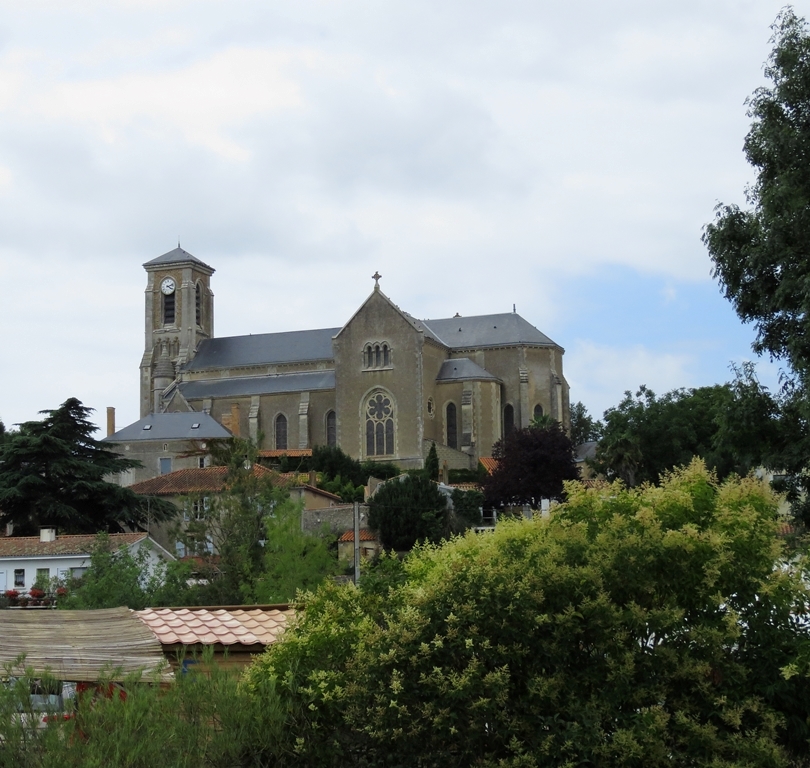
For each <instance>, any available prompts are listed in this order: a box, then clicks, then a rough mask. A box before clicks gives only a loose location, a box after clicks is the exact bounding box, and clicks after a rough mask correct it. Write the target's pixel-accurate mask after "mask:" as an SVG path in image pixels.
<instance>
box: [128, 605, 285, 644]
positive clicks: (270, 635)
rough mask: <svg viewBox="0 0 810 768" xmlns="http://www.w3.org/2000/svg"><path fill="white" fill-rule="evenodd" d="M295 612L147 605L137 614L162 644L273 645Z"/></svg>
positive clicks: (264, 609) (275, 609) (276, 609)
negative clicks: (153, 606)
mask: <svg viewBox="0 0 810 768" xmlns="http://www.w3.org/2000/svg"><path fill="white" fill-rule="evenodd" d="M294 614H295V611H294V610H293V609H292V608H289V607H282V608H259V607H256V608H247V607H246V608H219V609H210V608H146V609H144V610H142V611H135V616H137V617H138V619H140V620H141V621H142V622H143V623H144V625H145V626H147V627H148V628H149V629H150V630H151V632H152V633H154V636H155V637H156V638H157V639H158V641H159V642H160V643H161V644H162V645H198V644H199V645H217V644H218V645H228V646H233V645H270V644H271V643H274V642H276V641H277V640H278V639H279V637H281V634H282V632H283V631H284V629H285V628H286V626H287V623H288V621H289V620H290V619H291V618H292V617H293V616H294Z"/></svg>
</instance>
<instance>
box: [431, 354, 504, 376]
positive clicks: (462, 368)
mask: <svg viewBox="0 0 810 768" xmlns="http://www.w3.org/2000/svg"><path fill="white" fill-rule="evenodd" d="M481 380H484V381H500V379H499V378H498V377H497V376H493V375H492V374H491V373H490V372H489V371H487V370H485V369H484V368H482V367H481V366H480V365H478V363H474V362H473V361H472V360H470V358H468V357H459V358H456V359H455V360H445V361H444V362H443V363H442V367H441V368H440V369H439V375H438V376H437V377H436V381H438V382H442V381H481Z"/></svg>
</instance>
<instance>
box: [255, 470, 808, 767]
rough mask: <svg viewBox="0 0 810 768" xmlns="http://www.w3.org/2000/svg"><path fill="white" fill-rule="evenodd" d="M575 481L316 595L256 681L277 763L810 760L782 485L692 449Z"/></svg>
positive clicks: (799, 598)
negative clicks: (276, 697) (648, 467)
mask: <svg viewBox="0 0 810 768" xmlns="http://www.w3.org/2000/svg"><path fill="white" fill-rule="evenodd" d="M567 495H568V500H567V501H566V502H565V503H564V504H562V505H561V506H559V507H557V508H555V511H554V512H553V513H552V515H551V518H550V520H548V521H546V520H541V519H537V518H535V519H534V520H531V521H526V520H515V521H506V522H505V523H503V524H501V525H499V526H498V528H496V530H495V531H494V533H492V534H487V535H475V534H469V535H467V536H465V537H463V538H456V539H453V540H451V541H449V542H445V543H443V544H442V545H440V546H427V547H420V548H418V549H417V550H415V552H414V553H412V554H411V555H410V556H409V557H408V558H407V559H406V561H405V563H404V569H405V579H404V580H403V579H402V577H401V575H400V574H399V573H395V574H394V577H393V578H392V579H391V580H390V582H389V585H388V588H387V589H385V588H381V585H380V584H379V583H376V582H372V585H373V592H368V591H364V588H363V586H362V582H361V585H360V589H359V590H358V589H355V588H353V587H349V588H339V587H337V586H335V585H331V584H325V585H323V586H322V587H321V588H320V589H319V590H318V592H317V593H316V594H314V595H310V596H309V597H308V598H307V603H306V605H307V610H306V613H305V615H304V616H303V617H302V618H301V620H300V621H299V622H298V624H297V625H296V626H294V627H293V628H291V630H289V631H288V633H287V634H286V635H285V637H284V639H283V640H282V642H280V643H278V644H277V645H274V646H272V647H271V648H270V649H269V650H268V652H267V653H266V654H265V655H264V656H263V657H262V658H261V659H260V660H259V662H258V663H257V664H255V665H254V667H253V668H252V669H251V670H250V672H249V676H248V681H247V684H248V687H249V689H250V688H253V689H254V690H259V687H260V686H261V685H267V684H272V686H273V690H274V691H277V692H280V693H281V694H282V695H283V696H284V697H286V699H287V701H288V703H287V709H286V711H287V712H288V718H289V728H288V731H289V736H288V741H287V742H286V745H285V743H281V744H279V746H278V753H277V755H276V756H275V757H276V759H277V760H278V762H277V763H275V764H277V765H286V764H290V765H292V764H293V763H295V764H296V765H326V764H330V765H331V764H366V765H392V766H407V765H421V766H444V765H480V766H491V767H492V768H494V766H512V767H514V768H517V767H518V766H539V765H543V766H560V768H562V767H563V766H571V765H600V766H604V767H605V768H613V767H614V766H615V768H619V767H621V768H626V767H627V766H642V765H643V766H652V767H653V768H655V766H662V768H663V766H672V765H692V766H705V767H706V768H709V766H732V765H734V766H737V765H748V766H774V767H776V766H784V767H785V768H787V766H788V765H799V764H804V763H803V762H802V761H804V760H806V750H807V738H808V736H809V735H810V731H809V730H808V715H810V687H808V686H807V684H806V682H807V681H806V677H805V676H804V670H805V669H806V665H805V664H804V652H805V650H806V647H807V637H806V626H807V620H808V618H810V617H808V615H807V605H808V598H810V595H808V587H807V584H806V582H805V581H804V579H803V578H802V574H801V573H800V572H799V570H798V569H797V568H794V567H793V566H792V565H791V564H790V563H789V562H786V561H783V560H782V554H781V548H780V544H779V541H778V539H777V536H776V527H777V521H776V506H777V501H776V498H775V496H774V495H773V494H772V492H771V491H770V490H769V489H768V487H767V486H766V485H764V484H762V483H760V482H758V481H756V480H753V479H750V478H748V479H739V478H737V477H732V478H730V479H729V480H727V481H726V482H725V483H724V484H720V483H718V481H717V479H716V476H714V475H712V474H711V473H710V472H708V471H707V470H706V468H705V466H704V465H703V464H702V463H701V462H699V461H696V462H693V463H692V464H691V465H690V466H689V467H688V468H685V469H681V470H678V471H676V472H674V473H672V474H669V475H666V476H665V477H664V478H662V482H661V485H660V487H654V486H644V487H643V488H640V489H628V488H626V487H624V486H622V485H621V484H619V483H616V484H613V485H604V486H602V487H594V488H587V489H586V488H584V487H583V486H582V485H580V484H578V483H574V484H571V485H569V487H568V491H567ZM285 752H286V756H285Z"/></svg>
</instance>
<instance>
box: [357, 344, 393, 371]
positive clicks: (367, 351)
mask: <svg viewBox="0 0 810 768" xmlns="http://www.w3.org/2000/svg"><path fill="white" fill-rule="evenodd" d="M390 367H391V347H390V346H389V345H388V344H387V343H378V342H373V343H369V344H366V346H365V347H363V368H365V369H366V370H369V369H373V368H390Z"/></svg>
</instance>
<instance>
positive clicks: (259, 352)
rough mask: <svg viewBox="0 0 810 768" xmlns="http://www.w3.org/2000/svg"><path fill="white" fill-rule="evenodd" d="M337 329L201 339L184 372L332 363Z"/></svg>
mask: <svg viewBox="0 0 810 768" xmlns="http://www.w3.org/2000/svg"><path fill="white" fill-rule="evenodd" d="M339 330H340V328H320V329H317V330H314V331H287V332H284V333H260V334H256V335H251V336H223V337H222V338H215V339H203V340H202V341H201V342H200V346H199V347H198V348H197V354H196V355H195V356H194V359H193V360H192V361H191V362H190V363H188V364H186V366H185V369H184V370H187V371H206V370H211V369H215V368H244V367H246V366H253V365H269V364H275V363H301V362H305V361H311V360H331V359H332V337H333V336H335V335H336V334H337V332H338V331H339Z"/></svg>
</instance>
